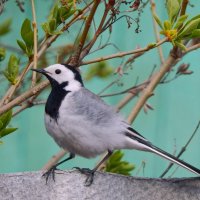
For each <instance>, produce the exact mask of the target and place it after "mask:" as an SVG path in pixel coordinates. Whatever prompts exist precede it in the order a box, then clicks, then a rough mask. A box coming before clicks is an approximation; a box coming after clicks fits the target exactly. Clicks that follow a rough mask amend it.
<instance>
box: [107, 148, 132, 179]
mask: <svg viewBox="0 0 200 200" xmlns="http://www.w3.org/2000/svg"><path fill="white" fill-rule="evenodd" d="M123 156H124V153H123V152H122V151H120V150H118V151H115V152H114V153H113V154H112V155H111V156H110V158H109V160H108V161H107V162H106V167H105V171H107V172H113V173H118V174H124V175H130V172H131V171H132V170H133V169H134V168H135V166H134V165H132V164H129V163H128V162H126V161H123V160H122V158H123Z"/></svg>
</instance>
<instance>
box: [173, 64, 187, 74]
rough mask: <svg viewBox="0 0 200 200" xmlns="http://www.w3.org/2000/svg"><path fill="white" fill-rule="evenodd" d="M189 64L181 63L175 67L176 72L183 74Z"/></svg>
mask: <svg viewBox="0 0 200 200" xmlns="http://www.w3.org/2000/svg"><path fill="white" fill-rule="evenodd" d="M189 66H190V64H185V63H183V64H181V65H180V66H179V67H178V69H177V72H176V74H184V73H185V72H186V71H188V68H189Z"/></svg>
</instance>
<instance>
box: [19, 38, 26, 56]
mask: <svg viewBox="0 0 200 200" xmlns="http://www.w3.org/2000/svg"><path fill="white" fill-rule="evenodd" d="M17 44H18V45H19V47H20V48H21V49H22V50H23V51H24V52H25V53H26V44H24V42H22V41H21V40H17Z"/></svg>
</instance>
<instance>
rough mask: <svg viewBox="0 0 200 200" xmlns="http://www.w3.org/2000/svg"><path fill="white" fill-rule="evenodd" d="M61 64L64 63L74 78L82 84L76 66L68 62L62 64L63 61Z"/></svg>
mask: <svg viewBox="0 0 200 200" xmlns="http://www.w3.org/2000/svg"><path fill="white" fill-rule="evenodd" d="M61 65H64V66H65V67H66V68H68V69H70V70H71V71H72V72H73V73H74V78H75V80H77V81H79V82H80V83H81V84H82V85H83V80H82V78H81V75H80V73H79V71H78V70H77V69H76V67H73V66H71V65H68V64H63V63H62V64H61Z"/></svg>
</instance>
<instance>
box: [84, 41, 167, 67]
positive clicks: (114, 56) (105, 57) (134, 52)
mask: <svg viewBox="0 0 200 200" xmlns="http://www.w3.org/2000/svg"><path fill="white" fill-rule="evenodd" d="M167 41H168V38H163V39H162V40H160V41H159V42H158V43H155V45H153V46H151V45H150V46H147V47H144V48H140V49H135V50H131V51H126V52H120V53H116V54H111V55H109V56H104V57H100V58H96V59H92V60H89V61H83V62H82V63H81V65H88V64H91V63H96V62H101V61H105V60H109V59H113V58H120V57H124V56H127V55H131V54H136V53H141V52H145V51H149V50H151V49H153V48H156V47H158V46H160V45H161V44H163V43H165V42H167Z"/></svg>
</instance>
